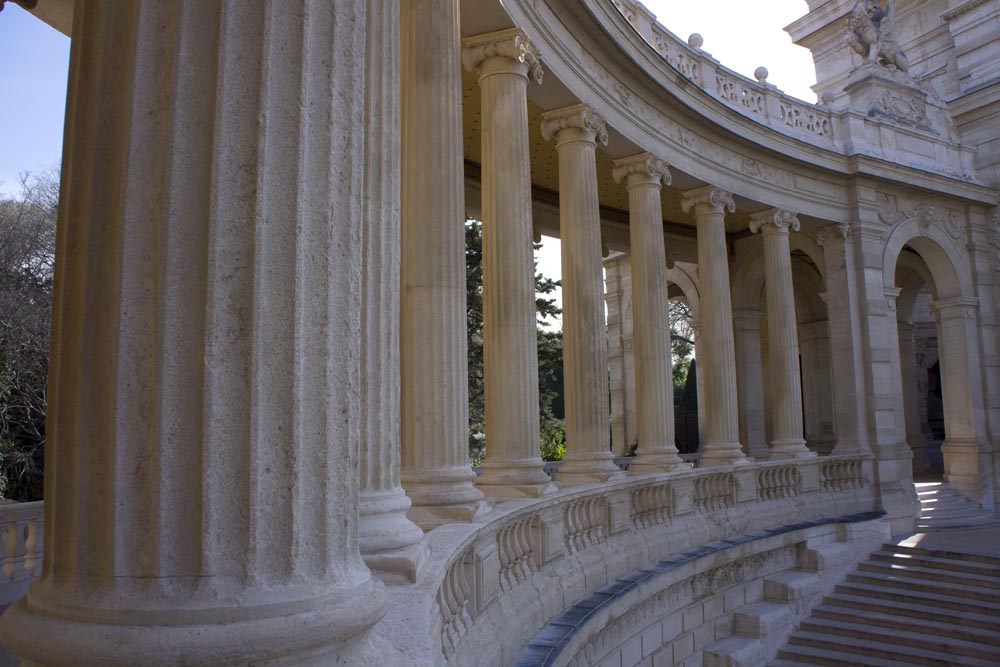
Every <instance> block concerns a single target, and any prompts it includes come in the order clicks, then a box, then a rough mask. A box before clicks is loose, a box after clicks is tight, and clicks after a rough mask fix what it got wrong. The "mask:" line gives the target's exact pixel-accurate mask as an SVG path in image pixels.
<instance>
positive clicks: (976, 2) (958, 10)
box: [941, 0, 989, 21]
mask: <svg viewBox="0 0 1000 667" xmlns="http://www.w3.org/2000/svg"><path fill="white" fill-rule="evenodd" d="M987 2H989V0H969V2H967V3H965V4H964V5H959V6H958V7H955V8H953V9H949V10H948V11H946V12H945V13H944V14H942V15H941V20H942V21H950V20H952V19H953V18H957V17H959V16H961V15H962V14H967V13H968V12H971V11H972V10H973V9H975V8H976V7H979V6H980V5H985V4H986V3H987Z"/></svg>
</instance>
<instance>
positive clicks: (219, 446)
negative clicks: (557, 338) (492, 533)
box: [0, 0, 385, 666]
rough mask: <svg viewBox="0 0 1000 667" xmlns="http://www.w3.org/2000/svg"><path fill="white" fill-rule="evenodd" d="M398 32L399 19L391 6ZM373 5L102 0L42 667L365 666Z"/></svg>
mask: <svg viewBox="0 0 1000 667" xmlns="http://www.w3.org/2000/svg"><path fill="white" fill-rule="evenodd" d="M376 20H381V19H380V18H377V19H376ZM366 23H367V17H366V3H365V2H364V1H363V0H356V1H354V2H350V1H349V2H343V3H338V4H337V6H336V8H332V7H328V6H327V5H326V3H323V2H304V3H297V4H295V5H285V4H284V3H276V2H275V3H253V4H249V3H239V2H229V3H201V2H192V3H172V2H167V3H164V2H132V3H124V4H122V3H113V2H100V1H98V0H95V1H92V2H87V3H79V4H78V5H77V7H76V15H75V16H74V30H73V40H72V53H71V58H70V62H71V65H70V87H69V88H70V93H69V98H68V104H67V120H66V128H67V132H66V146H67V148H66V151H65V154H64V156H65V157H64V161H63V182H62V199H61V202H60V206H59V225H58V239H57V255H56V257H57V265H56V270H55V298H54V318H53V326H52V349H51V356H50V380H49V385H48V387H49V393H48V398H49V413H48V429H47V436H48V442H47V443H46V450H47V451H46V476H45V486H46V488H45V498H46V501H45V514H46V516H45V550H44V561H43V567H42V574H41V577H40V579H39V580H38V581H37V582H35V584H34V585H33V586H32V588H31V590H30V591H29V594H28V596H27V598H26V599H24V600H21V601H20V602H18V603H17V604H16V605H15V606H13V607H12V608H11V609H10V610H9V611H8V613H7V614H6V615H5V616H4V618H3V622H2V626H0V634H2V636H3V643H4V646H5V647H7V648H8V649H9V650H12V651H14V652H16V653H17V654H19V655H20V656H22V658H23V659H24V663H22V664H26V665H32V666H37V665H131V666H135V665H139V666H146V665H148V666H153V665H161V664H164V659H165V658H164V655H165V652H169V660H170V661H171V662H172V663H175V664H185V665H206V666H207V665H213V666H214V665H245V664H251V663H254V664H268V665H318V664H333V663H344V664H347V663H350V664H364V663H365V662H366V661H367V660H369V659H371V656H369V657H367V658H365V657H364V656H363V655H361V653H359V651H361V652H363V651H364V650H365V649H364V645H369V644H370V642H371V637H370V632H369V631H368V629H369V628H370V627H371V626H372V625H373V624H374V623H375V621H377V620H378V618H379V617H380V616H381V615H382V613H383V611H384V609H385V594H384V589H383V587H382V586H381V584H379V583H378V582H377V581H376V580H374V579H373V578H372V577H371V574H370V572H369V571H368V569H367V568H366V567H365V565H364V562H363V561H362V560H361V557H360V554H359V551H358V537H357V523H356V519H355V517H356V513H357V498H358V479H357V478H358V469H357V460H358V449H359V440H360V432H359V428H358V423H359V416H360V403H359V396H358V392H357V389H356V387H357V386H358V382H359V373H358V358H359V355H360V336H359V333H358V332H359V330H360V312H361V253H360V248H361V227H360V221H361V219H362V211H363V209H362V196H363V185H364V173H363V169H362V161H361V160H358V159H357V156H358V155H360V154H363V152H364V146H363V145H362V143H361V141H360V137H363V132H361V131H360V128H363V127H364V124H365V116H364V97H363V96H362V95H354V94H353V91H355V90H358V89H360V88H362V87H363V86H364V83H365V71H364V68H363V59H362V58H360V57H359V52H363V49H364V43H365V26H366Z"/></svg>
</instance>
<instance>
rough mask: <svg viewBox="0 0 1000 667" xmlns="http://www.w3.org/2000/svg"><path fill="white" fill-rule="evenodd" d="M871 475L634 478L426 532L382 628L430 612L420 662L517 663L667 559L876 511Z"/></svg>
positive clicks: (824, 469)
mask: <svg viewBox="0 0 1000 667" xmlns="http://www.w3.org/2000/svg"><path fill="white" fill-rule="evenodd" d="M871 478H872V464H871V457H870V456H854V457H844V456H839V457H823V458H812V459H803V460H796V461H774V462H761V463H751V464H748V465H741V466H735V467H727V468H711V467H710V468H695V469H689V470H684V471H678V472H673V473H663V474H651V475H641V476H639V475H637V476H634V477H626V478H624V479H622V480H620V481H614V482H609V483H606V484H591V485H586V486H580V487H570V488H566V489H563V490H560V491H559V492H557V493H554V494H552V495H549V496H545V497H542V498H537V499H530V500H527V499H526V500H517V501H510V502H506V503H502V504H499V505H497V507H496V509H495V510H494V511H493V512H491V513H489V514H488V515H486V516H485V517H483V518H482V519H480V520H478V521H477V522H475V523H472V524H450V525H445V526H442V527H440V528H437V529H435V530H434V531H432V532H431V533H429V534H428V535H427V540H428V547H429V549H430V551H431V553H432V554H433V557H432V558H431V559H430V560H429V561H428V563H427V564H426V565H425V566H424V568H423V569H422V571H421V572H420V573H419V575H418V577H417V581H416V583H414V584H407V585H399V586H396V585H391V586H389V594H390V596H391V597H393V598H394V600H393V602H392V604H391V605H390V613H389V614H388V615H387V617H386V618H385V619H384V620H383V621H382V623H384V624H385V625H384V630H385V632H387V633H389V632H391V628H392V627H394V624H396V623H399V622H402V619H403V618H406V619H411V620H412V619H415V618H424V617H426V616H427V612H419V613H418V612H417V611H416V610H417V609H423V610H427V609H428V608H429V610H430V611H429V614H430V617H429V619H428V621H427V626H426V628H425V630H416V629H414V632H413V633H411V634H408V636H409V637H414V636H417V635H420V636H421V638H423V637H424V632H426V641H427V643H426V644H425V645H420V646H412V647H411V650H408V653H410V657H411V659H412V660H413V661H414V664H424V665H440V664H452V665H465V664H484V665H485V664H496V665H501V664H504V665H506V664H510V663H511V661H512V660H513V658H514V656H516V654H517V651H519V650H520V649H521V647H522V646H523V645H524V643H525V642H526V641H527V640H528V639H530V638H531V637H532V636H534V634H535V632H537V630H538V628H540V627H542V626H543V625H544V624H545V623H546V622H548V621H549V619H551V618H552V617H554V616H555V615H556V614H558V613H560V612H561V611H563V610H564V609H565V608H566V607H567V606H568V605H570V604H572V603H573V602H574V601H576V600H579V599H582V598H584V597H586V596H587V595H589V594H590V593H592V592H593V591H595V590H597V589H598V588H600V587H602V586H605V585H606V584H608V583H610V582H613V581H614V580H615V579H616V578H617V577H620V576H623V575H625V574H627V573H629V572H632V571H634V570H637V569H639V568H642V567H645V566H646V565H648V563H650V562H653V561H655V560H657V559H659V558H665V557H668V556H670V555H671V554H674V553H679V552H680V551H683V550H685V549H691V548H695V547H698V546H700V545H704V544H707V543H709V542H712V541H713V540H720V539H725V538H726V537H727V536H732V535H737V534H740V533H747V532H752V531H756V530H763V529H767V528H771V527H774V526H779V525H787V524H795V523H797V522H805V521H812V520H816V519H822V518H828V517H832V516H838V515H844V514H849V513H854V512H865V511H871V510H873V509H874V508H875V499H874V495H873V490H872V485H871ZM792 499H794V500H792ZM396 596H398V598H397V597H396ZM485 646H490V647H491V649H490V651H488V652H487V653H489V654H490V655H489V656H486V655H484V652H483V647H485Z"/></svg>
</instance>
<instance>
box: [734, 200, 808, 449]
mask: <svg viewBox="0 0 1000 667" xmlns="http://www.w3.org/2000/svg"><path fill="white" fill-rule="evenodd" d="M789 229H794V230H795V231H798V229H799V219H798V218H797V217H796V216H795V215H794V214H793V213H790V212H788V211H784V210H779V209H770V210H767V211H761V212H760V213H755V214H754V215H752V216H750V231H751V232H753V233H754V234H756V233H757V232H761V235H762V236H763V239H762V240H763V241H764V287H765V290H766V292H767V335H768V362H769V363H770V367H771V387H770V392H769V393H770V395H771V421H772V424H773V430H774V433H773V435H774V437H773V439H772V440H771V443H770V444H771V454H770V458H772V459H790V458H808V457H812V456H816V452H811V451H809V449H808V448H807V447H806V441H805V438H803V437H802V436H803V429H802V383H801V379H800V372H799V334H798V331H797V329H796V322H795V292H794V289H793V287H792V256H791V250H790V248H789V245H788V231H789Z"/></svg>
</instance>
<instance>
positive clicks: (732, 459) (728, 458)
mask: <svg viewBox="0 0 1000 667" xmlns="http://www.w3.org/2000/svg"><path fill="white" fill-rule="evenodd" d="M748 463H753V459H750V458H748V457H747V456H745V455H744V454H743V446H742V445H740V443H738V442H726V443H714V444H711V445H705V447H704V448H702V451H701V465H700V467H702V468H708V467H711V466H731V465H745V464H748Z"/></svg>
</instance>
